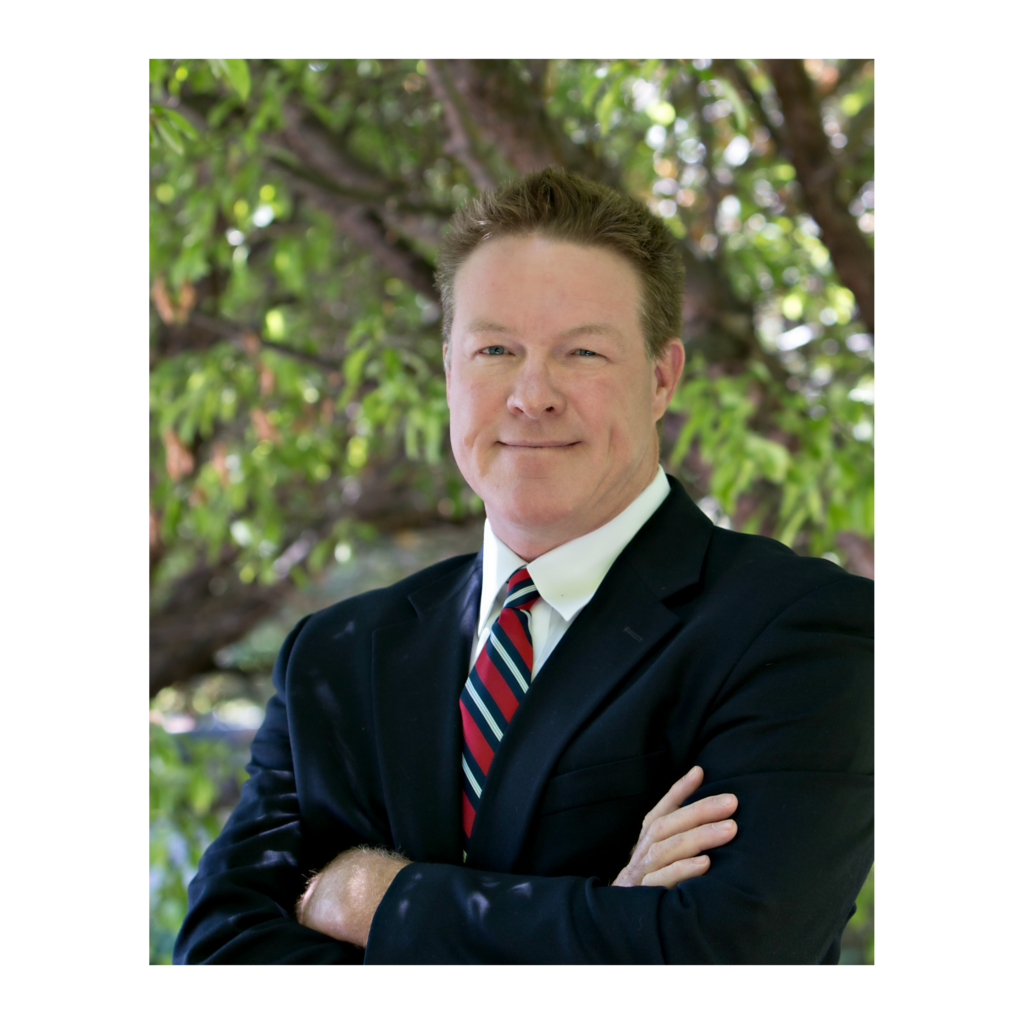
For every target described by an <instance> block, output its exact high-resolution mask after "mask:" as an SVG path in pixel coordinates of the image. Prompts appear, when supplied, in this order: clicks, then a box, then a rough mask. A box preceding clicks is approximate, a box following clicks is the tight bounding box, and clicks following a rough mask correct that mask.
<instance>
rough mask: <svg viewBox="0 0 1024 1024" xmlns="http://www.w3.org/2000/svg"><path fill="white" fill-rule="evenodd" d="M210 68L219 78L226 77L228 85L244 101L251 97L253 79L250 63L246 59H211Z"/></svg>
mask: <svg viewBox="0 0 1024 1024" xmlns="http://www.w3.org/2000/svg"><path fill="white" fill-rule="evenodd" d="M209 64H210V69H211V70H212V71H213V73H214V74H215V75H216V76H217V77H218V78H226V79H227V80H228V85H230V86H231V88H232V89H234V90H235V92H237V93H238V95H239V96H240V97H241V98H242V102H243V103H244V102H245V101H246V100H247V99H248V98H249V89H250V87H251V84H252V83H251V80H250V78H249V65H248V64H247V63H246V62H245V61H244V60H211V61H210V62H209Z"/></svg>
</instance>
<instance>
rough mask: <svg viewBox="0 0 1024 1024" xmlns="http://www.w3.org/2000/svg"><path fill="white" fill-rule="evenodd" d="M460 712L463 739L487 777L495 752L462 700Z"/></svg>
mask: <svg viewBox="0 0 1024 1024" xmlns="http://www.w3.org/2000/svg"><path fill="white" fill-rule="evenodd" d="M459 712H460V713H461V715H462V738H463V739H464V740H465V741H466V746H467V747H469V752H470V753H471V754H472V755H473V758H474V760H475V761H476V763H477V764H478V765H480V770H481V771H482V772H483V773H484V775H486V774H487V773H488V772H489V771H490V769H491V761H492V760H493V759H494V751H493V750H492V749H491V746H490V744H489V743H488V742H487V740H486V739H484V734H483V733H482V732H481V731H480V728H479V726H477V724H476V722H475V721H474V719H473V716H472V715H471V714H470V713H469V711H468V710H467V708H466V705H465V704H463V703H462V701H461V700H460V701H459Z"/></svg>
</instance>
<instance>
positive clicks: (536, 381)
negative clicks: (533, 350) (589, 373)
mask: <svg viewBox="0 0 1024 1024" xmlns="http://www.w3.org/2000/svg"><path fill="white" fill-rule="evenodd" d="M506 406H507V407H508V411H509V412H510V413H512V414H513V415H518V416H526V417H527V418H528V419H532V420H536V419H544V418H545V417H548V416H557V415H558V414H559V413H561V412H564V411H565V407H566V400H565V395H563V394H562V392H561V390H560V389H559V387H558V386H557V383H556V382H555V380H554V379H553V378H552V375H551V372H550V368H549V367H547V366H546V365H545V364H544V363H543V362H541V361H540V360H534V359H529V358H527V359H526V360H524V362H523V367H522V369H521V370H520V372H519V374H518V376H517V377H516V379H515V383H514V385H513V387H512V391H511V393H510V394H509V396H508V401H507V402H506Z"/></svg>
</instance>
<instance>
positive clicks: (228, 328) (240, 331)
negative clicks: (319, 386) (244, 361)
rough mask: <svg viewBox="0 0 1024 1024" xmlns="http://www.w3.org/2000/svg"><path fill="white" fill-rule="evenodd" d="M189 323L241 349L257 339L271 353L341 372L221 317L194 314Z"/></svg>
mask: <svg viewBox="0 0 1024 1024" xmlns="http://www.w3.org/2000/svg"><path fill="white" fill-rule="evenodd" d="M189 321H190V322H191V323H194V324H195V325H196V326H197V327H201V328H202V329H203V330H204V331H210V332H212V333H214V334H219V335H221V336H222V337H225V338H230V339H231V340H232V341H234V342H237V343H238V345H239V347H244V345H245V344H246V343H247V342H251V340H253V339H255V340H256V341H257V342H258V343H259V345H260V347H261V348H269V349H270V350H271V351H273V352H280V353H281V355H285V356H288V357H289V358H290V359H298V360H300V361H301V362H304V363H311V364H312V365H313V366H317V367H319V368H320V369H321V370H326V371H327V372H328V373H337V372H338V371H339V367H338V364H337V363H336V362H332V361H331V360H329V359H322V358H321V357H320V356H317V355H313V353H311V352H302V351H300V350H299V349H297V348H292V347H291V346H290V345H281V344H278V342H276V341H267V340H265V339H264V338H263V337H262V336H261V335H260V333H259V332H258V331H255V330H253V329H252V328H251V327H245V326H243V325H242V324H236V323H232V322H231V321H230V320H222V319H220V318H219V317H213V316H207V315H206V314H205V313H193V314H192V315H191V316H190V317H189Z"/></svg>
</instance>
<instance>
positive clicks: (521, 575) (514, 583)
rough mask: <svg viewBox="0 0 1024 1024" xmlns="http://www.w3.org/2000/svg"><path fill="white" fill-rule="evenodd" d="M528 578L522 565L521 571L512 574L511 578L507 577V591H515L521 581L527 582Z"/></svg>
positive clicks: (528, 575)
mask: <svg viewBox="0 0 1024 1024" xmlns="http://www.w3.org/2000/svg"><path fill="white" fill-rule="evenodd" d="M529 578H530V574H529V573H528V572H527V571H526V566H525V565H524V566H523V567H522V569H519V570H517V571H516V572H514V573H512V575H511V576H509V578H508V589H509V590H515V589H516V587H518V586H519V584H520V583H522V582H523V580H528V579H529Z"/></svg>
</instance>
